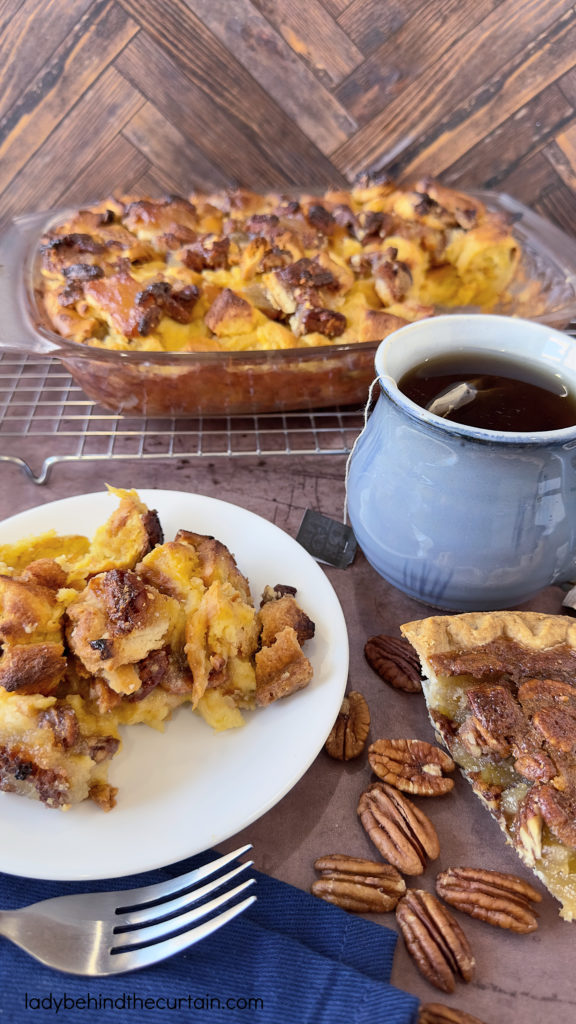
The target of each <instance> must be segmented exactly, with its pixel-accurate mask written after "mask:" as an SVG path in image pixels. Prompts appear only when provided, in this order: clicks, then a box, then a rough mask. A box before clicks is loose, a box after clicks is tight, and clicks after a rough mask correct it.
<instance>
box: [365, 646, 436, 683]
mask: <svg viewBox="0 0 576 1024" xmlns="http://www.w3.org/2000/svg"><path fill="white" fill-rule="evenodd" d="M364 655H365V657H366V661H367V662H368V664H369V665H370V668H372V669H374V671H375V672H376V674H377V675H379V676H380V678H381V679H383V680H384V682H385V683H390V686H393V687H394V689H395V690H404V692H405V693H420V691H421V690H422V682H421V670H420V659H419V658H418V655H417V654H416V651H415V650H414V648H413V647H412V644H411V643H409V642H408V640H404V639H403V638H402V637H395V636H385V635H384V634H380V635H379V636H373V637H371V638H370V640H368V641H367V642H366V644H365V647H364Z"/></svg>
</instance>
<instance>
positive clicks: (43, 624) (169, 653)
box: [0, 488, 314, 810]
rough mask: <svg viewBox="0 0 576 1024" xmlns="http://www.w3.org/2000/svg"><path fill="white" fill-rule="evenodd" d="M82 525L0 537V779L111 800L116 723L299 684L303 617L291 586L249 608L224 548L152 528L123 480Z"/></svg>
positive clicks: (209, 711)
mask: <svg viewBox="0 0 576 1024" xmlns="http://www.w3.org/2000/svg"><path fill="white" fill-rule="evenodd" d="M110 490H111V491H113V493H114V494H115V495H116V496H117V497H118V499H119V504H118V507H117V509H116V510H115V511H114V512H113V513H112V515H111V516H110V517H109V519H108V520H107V522H106V523H104V524H103V525H102V526H101V527H100V528H99V529H98V530H97V531H96V533H95V535H94V537H93V538H92V539H88V538H86V537H82V536H58V535H57V534H56V533H55V532H53V531H52V532H49V533H46V534H43V535H42V536H39V537H33V538H26V539H24V540H22V541H20V542H19V543H17V544H12V545H3V546H0V643H1V650H0V789H2V790H4V791H7V792H11V793H17V794H20V795H22V796H28V797H33V798H35V799H38V800H40V801H41V802H42V803H44V804H46V805H47V806H48V807H57V808H64V809H66V808H68V807H69V806H70V805H71V804H74V803H78V802H80V801H83V800H86V799H92V800H94V801H95V802H96V803H97V804H98V805H99V806H100V807H102V808H103V809H104V810H109V809H110V808H112V807H113V806H114V803H115V798H116V792H117V791H116V789H115V788H114V787H113V786H112V785H111V784H110V783H109V782H108V768H109V762H110V760H111V758H112V757H113V756H114V755H115V754H116V753H117V752H118V750H119V749H120V746H121V733H120V729H121V727H122V726H128V725H133V724H137V723H145V724H147V725H149V726H152V727H153V728H157V729H162V728H163V724H164V722H165V721H166V720H167V719H168V718H169V717H170V715H171V713H172V712H173V711H174V710H175V709H176V708H178V707H179V706H181V705H183V704H188V705H190V708H191V709H192V710H195V711H196V712H197V713H198V714H200V715H201V716H202V718H203V719H204V720H205V721H206V722H207V723H208V724H209V725H211V726H212V727H213V728H214V729H216V730H223V729H229V728H235V727H238V726H241V725H242V724H243V723H244V716H243V711H245V710H252V709H255V708H257V707H265V706H266V705H268V704H270V703H271V702H272V701H275V700H278V699H279V698H281V697H286V696H288V695H290V694H291V693H294V692H295V691H297V690H299V689H301V688H302V687H305V686H306V685H307V684H308V683H309V682H310V680H311V678H312V674H313V669H312V665H311V663H310V661H309V659H308V658H307V657H306V655H305V654H304V652H303V650H302V645H303V644H304V643H305V642H306V641H307V640H309V639H311V638H312V637H313V636H314V623H313V622H312V621H311V620H310V619H309V617H308V616H307V615H306V613H305V612H304V611H303V610H302V609H301V608H300V607H299V605H298V604H297V602H296V598H295V594H296V591H295V590H294V589H293V588H292V587H290V586H282V585H278V586H269V587H266V589H265V591H264V593H263V594H262V600H261V605H260V607H259V608H255V607H254V604H253V601H252V597H251V593H250V585H249V582H248V580H247V579H246V577H245V576H244V575H243V574H242V572H241V571H240V569H239V568H238V565H237V564H236V560H235V558H234V556H233V555H232V553H231V552H230V551H229V550H228V548H227V547H226V546H225V545H224V544H222V543H221V542H220V541H218V540H216V539H215V538H213V537H208V536H205V535H202V534H198V533H193V532H191V531H189V530H180V531H179V532H178V533H177V534H176V537H175V538H174V540H173V541H166V542H165V541H164V538H163V534H162V527H161V525H160V522H159V520H158V516H157V515H156V513H155V512H153V511H150V510H149V509H148V508H147V507H146V505H144V504H143V502H141V501H140V498H139V497H138V494H137V493H136V492H135V491H122V490H116V489H114V488H110Z"/></svg>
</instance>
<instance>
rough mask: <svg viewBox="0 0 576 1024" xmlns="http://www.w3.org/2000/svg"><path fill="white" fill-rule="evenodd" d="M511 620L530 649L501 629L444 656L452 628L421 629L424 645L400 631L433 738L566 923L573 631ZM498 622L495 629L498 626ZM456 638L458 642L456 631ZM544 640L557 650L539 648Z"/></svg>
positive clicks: (575, 731)
mask: <svg viewBox="0 0 576 1024" xmlns="http://www.w3.org/2000/svg"><path fill="white" fill-rule="evenodd" d="M488 614H491V615H492V617H493V618H495V617H496V613H488ZM506 614H507V613H499V615H500V616H506ZM511 614H512V615H513V616H514V617H515V619H516V620H518V619H519V618H520V621H521V620H522V617H523V616H531V615H534V618H532V620H531V621H530V619H528V620H525V623H524V624H526V621H527V624H528V626H529V627H530V628H531V629H532V630H534V632H533V633H532V637H531V640H530V645H528V643H522V642H520V641H519V640H518V639H517V638H514V637H513V636H511V635H510V633H511V632H512V633H513V632H514V630H508V631H506V629H503V633H502V635H497V636H493V637H492V639H489V640H486V641H485V642H484V643H478V644H475V645H472V644H470V645H469V644H468V642H466V644H465V645H464V644H463V645H462V646H456V645H455V646H454V647H450V646H447V645H448V644H449V643H450V640H449V639H448V635H447V634H448V633H449V632H450V627H449V626H446V625H445V624H444V625H443V626H442V627H440V630H439V629H438V628H437V624H438V623H440V622H441V618H440V617H438V618H436V619H430V620H428V622H429V623H430V624H431V626H430V627H429V632H428V635H427V636H426V635H425V634H426V630H425V629H421V630H419V631H418V630H416V631H415V627H418V626H424V623H421V624H419V623H410V624H408V625H407V626H406V627H403V632H404V633H405V636H407V637H408V638H409V639H410V640H411V642H412V643H413V644H414V646H415V647H416V649H417V650H418V653H419V654H420V657H421V659H422V663H423V667H424V668H425V671H426V675H427V677H428V678H427V679H426V681H425V682H424V684H423V685H424V693H425V697H426V702H427V706H428V711H429V715H430V719H431V721H432V724H433V725H434V727H435V729H436V732H437V734H439V736H440V737H441V738H442V740H443V742H444V744H445V746H446V747H447V748H448V750H449V751H450V754H451V756H452V757H453V758H454V760H455V761H456V763H457V764H458V765H459V767H460V768H461V769H462V771H463V773H464V774H465V776H466V778H467V779H468V780H469V782H471V784H472V786H473V788H474V790H475V792H476V793H477V795H478V796H479V797H480V798H481V800H482V801H483V802H484V804H485V805H486V806H487V807H488V809H489V810H490V812H491V813H492V815H493V816H494V818H495V819H496V820H497V821H498V823H499V825H500V827H501V828H502V830H503V831H504V833H505V834H506V836H507V839H508V841H509V842H510V843H511V844H512V845H513V846H514V847H515V849H516V851H517V852H518V854H519V855H520V857H521V858H522V860H523V861H524V862H525V863H526V864H527V865H528V866H529V867H531V868H532V869H533V871H534V872H535V873H536V874H537V875H538V877H540V878H541V880H542V881H543V882H544V884H545V885H546V886H547V887H548V889H549V890H550V891H551V892H552V893H553V895H554V896H556V897H557V898H558V899H559V900H560V902H561V903H562V904H563V911H562V916H563V917H565V918H566V919H567V920H572V919H573V918H574V916H576V649H574V647H573V646H571V644H570V642H567V641H569V639H571V638H569V636H568V634H569V630H570V628H571V627H570V626H565V625H564V622H565V620H564V619H563V618H562V617H560V616H536V614H535V613H511ZM450 618H451V617H446V619H445V623H449V621H450ZM460 618H462V619H467V618H468V616H461V617H460ZM471 618H474V619H476V620H479V619H481V616H480V615H475V616H473V617H471ZM455 619H456V617H454V619H453V620H452V621H454V620H455ZM542 620H548V623H546V622H544V623H543V622H542ZM505 621H506V620H505V618H499V619H498V620H497V623H498V625H499V626H501V627H504V626H505ZM550 623H551V624H552V626H551V630H550V632H547V630H546V629H544V630H543V631H542V633H541V635H540V636H538V629H540V627H541V626H542V624H544V626H547V625H548V624H550ZM434 624H436V628H435V625H434ZM468 625H469V624H468V623H464V629H466V628H467V626H468ZM455 632H456V633H458V632H460V634H461V635H460V639H462V636H463V632H462V629H460V630H459V628H458V625H456V627H455ZM433 633H435V636H433V635H432V634H433ZM472 633H473V631H472V630H470V631H469V632H468V634H466V641H469V640H471V639H472V636H471V634H472ZM506 633H508V635H506ZM562 633H564V634H565V635H564V636H562ZM440 635H441V636H442V639H439V637H440ZM549 639H552V640H553V641H558V642H552V643H551V644H550V646H546V644H547V643H548V640H549ZM539 641H540V642H539ZM446 646H447V649H441V648H443V647H446ZM439 648H440V649H439Z"/></svg>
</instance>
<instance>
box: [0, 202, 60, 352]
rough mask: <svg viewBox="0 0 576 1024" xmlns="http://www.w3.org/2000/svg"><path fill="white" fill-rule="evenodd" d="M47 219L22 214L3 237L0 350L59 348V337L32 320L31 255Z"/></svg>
mask: <svg viewBox="0 0 576 1024" xmlns="http://www.w3.org/2000/svg"><path fill="white" fill-rule="evenodd" d="M45 220H46V214H45V213H44V214H30V215H28V216H24V217H19V218H18V219H17V220H15V221H13V223H12V225H11V226H10V227H9V228H8V229H7V230H6V231H5V232H4V233H3V234H2V235H1V236H0V310H1V315H0V349H1V348H6V349H12V350H14V351H17V352H34V353H40V354H42V353H48V352H56V351H57V350H58V348H59V345H58V342H57V340H54V341H53V340H52V339H51V338H50V336H49V332H48V331H47V330H46V329H45V328H43V326H42V324H40V323H34V322H33V319H32V316H33V311H32V308H31V305H32V302H33V297H34V287H33V281H32V273H31V269H30V259H29V258H30V253H31V252H33V251H36V250H37V246H38V237H39V232H38V229H39V227H40V225H41V224H43V223H45Z"/></svg>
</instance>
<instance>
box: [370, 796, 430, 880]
mask: <svg viewBox="0 0 576 1024" xmlns="http://www.w3.org/2000/svg"><path fill="white" fill-rule="evenodd" d="M358 815H359V817H360V821H361V822H362V825H363V826H364V828H365V829H366V832H367V833H368V835H369V836H370V839H371V840H372V842H373V843H374V846H375V847H376V849H377V850H378V851H379V852H380V853H381V855H382V856H383V857H384V858H385V859H386V860H387V861H389V862H390V864H393V865H394V867H396V868H398V870H399V871H401V872H402V873H403V874H404V875H421V874H422V872H423V871H424V868H425V866H426V860H427V858H428V857H429V858H430V859H431V860H434V859H435V858H436V857H437V856H438V854H439V852H440V844H439V842H438V836H437V834H436V829H435V828H434V826H433V824H432V822H431V821H430V819H429V818H427V817H426V815H425V814H424V812H423V811H421V810H420V809H419V808H418V807H415V805H414V804H413V803H412V802H411V801H410V800H408V798H407V797H405V796H403V794H402V793H399V792H398V790H397V789H394V787H393V786H388V785H387V784H386V783H385V782H375V783H374V784H373V785H372V786H370V788H369V789H368V790H366V792H365V793H362V796H361V797H360V801H359V803H358Z"/></svg>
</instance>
